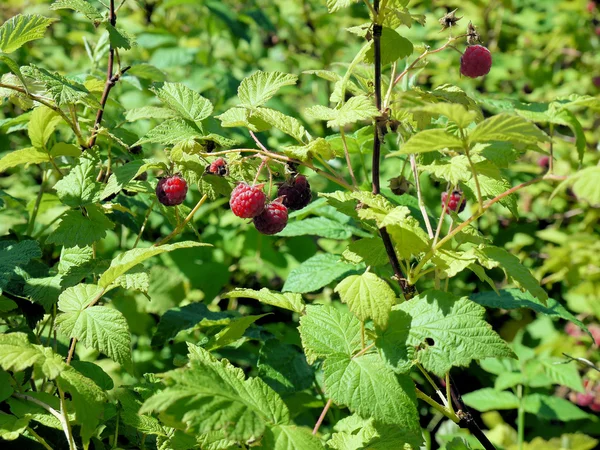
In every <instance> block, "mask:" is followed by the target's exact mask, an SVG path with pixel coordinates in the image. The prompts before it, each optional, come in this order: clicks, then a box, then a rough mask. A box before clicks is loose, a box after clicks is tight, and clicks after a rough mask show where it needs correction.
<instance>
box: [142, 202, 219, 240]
mask: <svg viewBox="0 0 600 450" xmlns="http://www.w3.org/2000/svg"><path fill="white" fill-rule="evenodd" d="M207 198H208V196H207V195H206V194H204V195H203V196H202V198H201V199H200V200H199V201H198V203H196V206H194V209H192V210H191V211H190V213H189V214H188V215H187V217H186V218H185V219H184V220H183V222H181V223H180V224H179V225H178V226H177V227H176V228H175V229H174V230H173V232H172V233H171V234H169V235H168V236H167V237H165V238H164V239H163V240H162V241H160V242H158V243H157V244H154V246H155V247H158V246H160V245H163V244H166V243H167V242H169V241H170V240H171V239H173V238H174V237H175V236H177V235H178V234H179V233H181V231H183V229H184V228H185V226H186V225H187V224H188V223H189V222H190V221H191V220H192V218H193V217H194V214H196V213H197V212H198V210H199V209H200V207H201V206H202V205H203V204H204V202H205V201H206V199H207Z"/></svg>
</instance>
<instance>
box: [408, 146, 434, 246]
mask: <svg viewBox="0 0 600 450" xmlns="http://www.w3.org/2000/svg"><path fill="white" fill-rule="evenodd" d="M410 167H411V169H412V173H413V177H414V178H415V187H416V188H417V200H418V202H419V208H420V209H421V214H422V215H423V220H424V221H425V227H426V228H427V234H428V235H429V239H433V228H432V227H431V222H430V221H429V215H428V214H427V209H425V202H424V201H423V194H422V192H421V181H420V180H419V172H418V170H417V158H416V157H415V155H414V153H413V154H411V155H410Z"/></svg>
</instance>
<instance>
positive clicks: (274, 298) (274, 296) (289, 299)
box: [221, 288, 304, 313]
mask: <svg viewBox="0 0 600 450" xmlns="http://www.w3.org/2000/svg"><path fill="white" fill-rule="evenodd" d="M221 297H223V298H252V299H254V300H258V301H259V302H261V303H264V304H267V305H272V306H277V307H278V308H283V309H288V310H290V311H294V312H297V313H301V312H303V311H304V301H303V300H302V295H300V294H296V293H292V292H285V293H280V292H274V291H270V290H269V289H267V288H262V289H261V290H260V291H255V290H253V289H241V288H236V289H234V290H233V291H230V292H228V293H226V294H223V295H222V296H221Z"/></svg>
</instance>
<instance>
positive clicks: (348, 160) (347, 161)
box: [340, 127, 358, 187]
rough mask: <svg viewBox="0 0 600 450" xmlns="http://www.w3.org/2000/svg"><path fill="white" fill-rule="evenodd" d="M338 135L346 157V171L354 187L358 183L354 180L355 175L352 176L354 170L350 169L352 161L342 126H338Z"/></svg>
mask: <svg viewBox="0 0 600 450" xmlns="http://www.w3.org/2000/svg"><path fill="white" fill-rule="evenodd" d="M340 137H341V138H342V145H343V146H344V156H345V158H346V164H347V165H348V172H349V173H350V178H351V179H352V184H353V185H354V186H355V187H356V186H358V183H357V182H356V177H355V176H354V170H352V162H351V161H350V152H349V151H348V142H346V134H345V133H344V130H343V128H341V127H340Z"/></svg>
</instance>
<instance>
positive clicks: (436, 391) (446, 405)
mask: <svg viewBox="0 0 600 450" xmlns="http://www.w3.org/2000/svg"><path fill="white" fill-rule="evenodd" d="M416 366H417V367H418V368H419V370H420V371H421V373H422V374H423V375H424V376H425V378H426V379H427V381H429V384H431V386H432V387H433V389H435V393H436V394H437V395H438V397H439V398H440V399H441V400H442V403H443V404H444V407H446V408H448V404H447V403H448V402H447V401H446V397H444V395H443V394H442V391H441V390H440V388H439V387H438V385H437V384H436V383H435V381H433V379H432V378H431V377H430V376H429V374H428V373H427V371H426V370H425V368H424V367H423V366H422V365H421V364H419V363H417V364H416Z"/></svg>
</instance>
